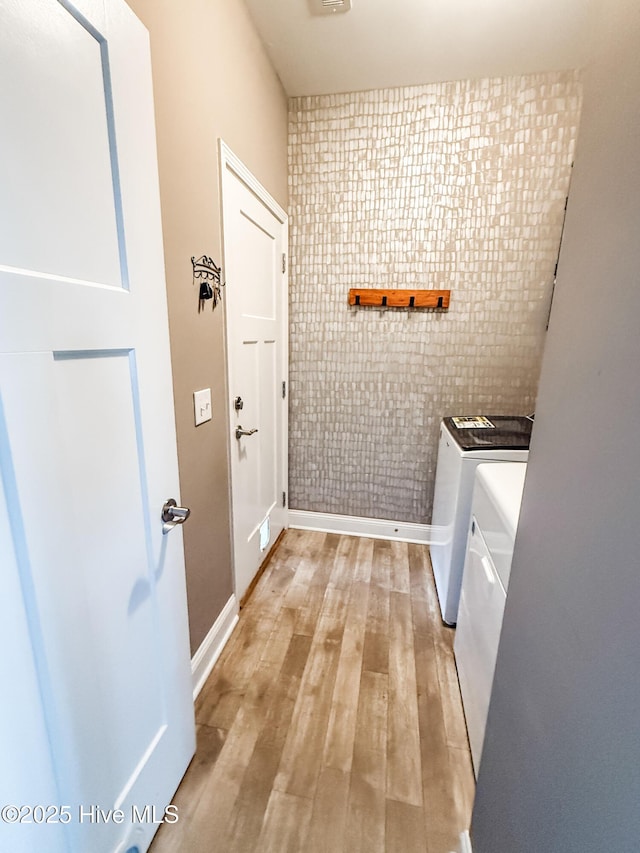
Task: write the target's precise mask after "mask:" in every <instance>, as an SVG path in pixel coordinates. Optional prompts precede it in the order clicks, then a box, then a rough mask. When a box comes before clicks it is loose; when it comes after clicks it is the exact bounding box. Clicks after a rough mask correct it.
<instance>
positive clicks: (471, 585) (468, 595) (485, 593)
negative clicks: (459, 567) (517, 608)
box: [453, 462, 527, 778]
mask: <svg viewBox="0 0 640 853" xmlns="http://www.w3.org/2000/svg"><path fill="white" fill-rule="evenodd" d="M526 468H527V466H526V464H525V463H523V462H511V463H508V462H507V463H505V464H504V465H478V467H477V469H476V478H475V479H476V482H475V487H474V490H473V499H472V509H471V525H470V528H469V538H468V541H467V548H466V555H465V561H464V571H463V577H462V591H461V594H460V607H459V610H458V625H457V628H456V636H455V639H454V643H453V651H454V654H455V658H456V667H457V669H458V681H459V682H460V694H461V696H462V705H463V708H464V716H465V720H466V723H467V733H468V735H469V745H470V747H471V758H472V761H473V769H474V772H475V775H476V778H477V776H478V768H479V767H480V759H481V757H482V746H483V743H484V733H485V728H486V724H487V714H488V711H489V700H490V698H491V689H492V687H493V676H494V672H495V668H496V658H497V656H498V644H499V642H500V631H501V630H502V617H503V615H504V607H505V603H506V600H507V591H508V588H509V577H510V574H511V560H512V557H513V544H514V541H515V536H516V529H517V527H518V518H519V514H520V504H521V502H522V491H523V488H524V480H525V473H526Z"/></svg>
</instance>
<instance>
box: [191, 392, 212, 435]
mask: <svg viewBox="0 0 640 853" xmlns="http://www.w3.org/2000/svg"><path fill="white" fill-rule="evenodd" d="M193 410H194V413H195V416H196V426H199V425H200V424H203V423H204V422H205V421H210V420H211V388H203V389H202V391H194V392H193Z"/></svg>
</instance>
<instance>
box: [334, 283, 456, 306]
mask: <svg viewBox="0 0 640 853" xmlns="http://www.w3.org/2000/svg"><path fill="white" fill-rule="evenodd" d="M450 295H451V291H450V290H384V289H382V290H381V289H378V288H372V287H362V288H357V287H356V288H351V290H350V291H349V305H360V306H362V307H365V308H444V309H447V308H448V307H449V297H450Z"/></svg>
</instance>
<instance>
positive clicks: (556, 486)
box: [472, 0, 640, 853]
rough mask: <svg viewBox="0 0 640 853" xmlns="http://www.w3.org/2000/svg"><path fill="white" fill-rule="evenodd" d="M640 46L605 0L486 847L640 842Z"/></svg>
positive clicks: (498, 725)
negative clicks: (639, 54) (639, 441)
mask: <svg viewBox="0 0 640 853" xmlns="http://www.w3.org/2000/svg"><path fill="white" fill-rule="evenodd" d="M601 5H602V6H604V3H601ZM639 47H640V8H639V7H638V5H637V3H636V2H635V0H607V3H606V14H603V15H602V20H601V23H600V27H599V29H598V35H597V51H596V60H595V62H594V64H593V66H592V67H591V68H590V69H589V71H588V73H587V75H586V76H585V89H584V106H583V113H582V124H581V130H580V135H579V137H578V145H577V156H576V165H575V170H574V176H573V180H572V187H571V196H570V202H569V211H568V217H567V227H566V232H565V243H564V247H563V252H562V256H561V263H560V270H559V283H558V288H557V291H556V297H555V304H554V307H553V312H552V320H551V326H550V329H549V339H548V344H547V348H546V352H545V356H544V361H543V368H542V376H541V383H540V392H539V398H538V409H537V418H536V424H535V429H534V437H533V444H532V451H531V457H530V464H529V470H528V476H527V482H526V486H525V493H524V502H523V508H522V514H521V527H520V530H519V532H518V539H517V543H516V551H515V555H514V563H513V571H512V575H511V585H510V590H509V596H508V600H507V609H506V613H505V621H504V627H503V633H502V638H501V643H500V651H499V655H498V663H497V669H496V678H495V684H494V690H493V696H492V702H491V708H490V712H489V720H488V726H487V739H486V742H485V747H484V754H483V759H482V766H481V768H480V777H479V780H478V789H477V797H476V803H475V808H474V813H473V820H472V839H473V844H474V853H516V851H517V853H556V851H557V853H560V851H562V853H570V851H576V853H591V851H593V853H596V851H597V853H605V851H616V853H631V851H634V853H635V851H637V850H638V849H640V448H639V446H638V427H639V426H640V328H639V324H640V61H639V60H638V51H639ZM630 437H631V441H630V440H629V438H630Z"/></svg>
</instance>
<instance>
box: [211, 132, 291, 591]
mask: <svg viewBox="0 0 640 853" xmlns="http://www.w3.org/2000/svg"><path fill="white" fill-rule="evenodd" d="M221 173H222V207H223V223H224V267H225V277H226V288H225V302H226V334H227V356H228V371H229V381H228V385H229V393H230V398H231V405H230V412H231V420H230V424H229V430H230V441H231V490H232V507H233V544H234V566H235V587H236V596H237V597H238V599H239V600H241V599H242V597H243V596H244V594H245V593H246V591H247V589H248V587H249V585H250V583H251V581H252V580H253V578H254V577H255V575H256V572H257V571H258V569H259V567H260V564H261V563H262V561H263V560H264V558H265V556H266V555H267V553H268V550H269V546H270V545H272V544H273V543H274V542H275V541H276V539H277V537H278V536H279V534H280V533H281V531H282V530H283V529H284V527H285V526H286V524H287V510H286V503H287V501H286V490H287V485H286V484H287V400H286V380H287V300H286V280H287V277H286V259H285V252H286V246H287V217H286V214H285V213H284V211H283V210H282V209H281V208H280V207H279V205H278V204H277V202H275V201H274V200H273V199H272V198H271V196H270V195H269V194H268V193H267V192H266V190H265V189H264V188H263V187H262V186H261V185H260V183H259V182H258V181H257V180H256V178H254V176H253V175H252V174H251V173H250V172H249V171H248V169H246V167H245V166H243V164H242V163H241V162H240V161H239V160H238V159H237V158H236V157H235V156H234V155H233V154H232V152H231V151H229V149H228V148H227V147H226V146H225V145H224V144H221Z"/></svg>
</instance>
